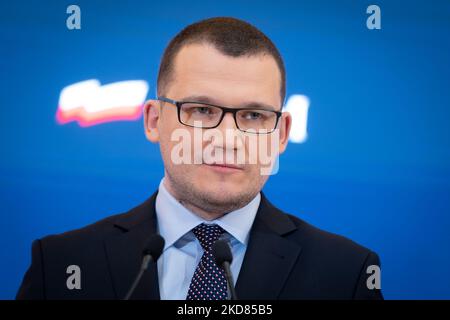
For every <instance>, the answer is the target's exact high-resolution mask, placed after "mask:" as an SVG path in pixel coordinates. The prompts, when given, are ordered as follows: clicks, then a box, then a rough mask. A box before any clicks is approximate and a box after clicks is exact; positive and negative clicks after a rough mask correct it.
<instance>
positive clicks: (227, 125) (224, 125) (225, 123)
mask: <svg viewBox="0 0 450 320" xmlns="http://www.w3.org/2000/svg"><path fill="white" fill-rule="evenodd" d="M218 128H219V129H221V130H224V131H225V130H226V129H232V130H237V127H236V123H235V121H234V117H233V114H232V113H231V112H225V114H224V116H223V119H222V122H221V123H220V124H219V127H218Z"/></svg>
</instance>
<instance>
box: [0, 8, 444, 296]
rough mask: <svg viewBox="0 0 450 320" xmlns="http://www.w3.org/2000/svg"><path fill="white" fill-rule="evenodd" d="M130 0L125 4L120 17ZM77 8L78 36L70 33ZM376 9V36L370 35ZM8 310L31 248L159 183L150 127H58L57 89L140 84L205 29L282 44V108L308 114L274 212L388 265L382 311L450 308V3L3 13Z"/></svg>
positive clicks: (272, 189) (2, 182)
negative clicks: (287, 102)
mask: <svg viewBox="0 0 450 320" xmlns="http://www.w3.org/2000/svg"><path fill="white" fill-rule="evenodd" d="M119 2H121V3H119ZM70 4H77V5H79V6H80V7H81V23H82V29H81V30H75V31H70V30H68V29H67V28H66V18H67V16H68V15H67V14H66V8H67V6H68V5H70ZM370 4H377V5H379V6H380V8H381V13H382V29H381V30H373V31H371V30H368V29H367V28H366V19H367V17H368V15H367V14H366V8H367V6H368V5H370ZM0 6H1V7H0V50H1V51H0V54H1V57H0V68H1V73H0V74H1V80H0V88H1V106H0V110H1V111H0V112H1V117H0V146H1V158H0V177H1V178H0V208H1V209H0V212H1V213H0V237H1V238H0V240H1V242H0V243H1V251H0V261H1V264H0V281H1V282H0V298H3V299H9V298H13V297H14V295H15V293H16V290H17V288H18V286H19V284H20V282H21V279H22V276H23V274H24V272H25V271H26V269H27V267H28V265H29V262H30V248H31V247H30V245H31V242H32V240H33V239H36V238H38V237H42V236H45V235H47V234H51V233H60V232H63V231H66V230H70V229H74V228H78V227H82V226H84V225H86V224H89V223H91V222H94V221H96V220H98V219H101V218H103V217H106V216H108V215H111V214H114V213H119V212H122V211H125V210H128V209H129V208H131V207H133V206H135V205H137V204H139V203H140V202H142V201H144V200H145V199H146V198H147V197H148V196H150V195H151V194H152V193H153V192H154V191H155V190H156V188H157V185H158V183H159V181H160V178H161V177H162V174H163V166H162V161H161V159H160V155H159V148H158V146H157V145H152V144H151V143H149V142H148V141H147V140H146V139H145V137H144V131H143V127H142V119H140V120H139V121H119V122H111V123H106V124H101V125H97V126H92V127H88V128H80V127H79V126H78V124H77V123H75V122H72V123H69V124H66V125H63V126H61V125H58V124H57V123H56V121H55V112H56V109H57V105H58V99H59V93H60V91H61V89H62V88H64V87H65V86H67V85H70V84H73V83H75V82H79V81H82V80H86V79H91V78H96V79H99V80H100V81H101V82H102V84H105V83H110V82H116V81H122V80H130V79H143V80H146V81H148V82H149V83H150V91H149V97H151V96H153V94H154V92H155V86H154V84H155V80H156V73H157V68H158V65H159V59H160V56H161V54H162V51H163V49H164V47H165V46H166V44H167V43H168V41H169V40H170V38H171V37H173V36H174V35H175V34H176V33H177V32H178V31H179V30H180V29H181V28H182V27H184V26H185V25H187V24H189V23H192V22H194V21H197V20H199V19H202V18H206V17H211V16H219V15H230V16H235V17H238V18H242V19H245V20H248V21H249V22H251V23H253V24H255V25H256V26H258V27H259V28H260V29H262V30H263V31H264V32H265V33H266V34H267V35H268V36H269V37H271V38H272V40H273V41H274V42H275V43H276V44H277V45H278V47H279V49H280V51H281V53H282V55H283V56H284V59H285V63H286V66H287V72H288V84H287V90H288V95H292V94H305V95H307V96H308V97H309V98H310V101H311V105H310V110H309V117H308V140H307V141H306V142H305V143H302V144H291V145H290V146H289V147H288V149H287V151H286V153H285V154H284V155H283V156H282V157H281V159H280V172H279V173H278V174H277V175H275V176H272V177H271V178H270V180H269V182H268V183H267V185H266V186H265V188H264V190H265V192H266V194H267V195H268V197H269V198H270V199H271V200H272V202H273V203H274V204H276V205H277V206H279V207H281V208H282V209H283V210H285V211H287V212H291V213H293V214H296V215H298V216H299V217H301V218H303V219H304V220H307V221H309V222H310V223H312V224H315V225H317V226H318V227H320V228H323V229H326V230H329V231H332V232H335V233H339V234H342V235H344V236H347V237H349V238H351V239H353V240H355V241H357V242H359V243H360V244H362V245H364V246H367V247H369V248H371V249H373V250H374V251H376V252H377V253H379V255H380V257H381V261H382V289H383V291H384V295H385V297H386V298H387V299H410V298H413V299H419V298H423V299H435V298H437V299H441V298H445V299H449V298H450V272H449V271H450V235H449V231H450V216H449V214H450V179H449V178H450V126H449V120H450V110H449V108H450V90H449V89H450V85H449V83H450V81H449V76H450V41H449V40H450V2H449V1H432V2H430V1H376V2H373V3H372V2H368V1H236V0H230V1H223V2H213V1H188V2H184V1H158V2H156V1H155V2H152V1H76V2H74V3H72V2H67V1H8V2H6V1H2V2H1V5H0Z"/></svg>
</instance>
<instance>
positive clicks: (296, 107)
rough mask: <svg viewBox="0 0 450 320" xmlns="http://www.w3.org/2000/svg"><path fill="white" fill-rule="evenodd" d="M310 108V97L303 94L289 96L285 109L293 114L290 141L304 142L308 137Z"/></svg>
mask: <svg viewBox="0 0 450 320" xmlns="http://www.w3.org/2000/svg"><path fill="white" fill-rule="evenodd" d="M308 109H309V99H308V97H307V96H304V95H301V94H294V95H292V96H290V97H289V99H288V101H287V103H286V105H285V107H284V109H283V111H288V112H289V113H290V114H291V115H292V126H291V132H290V134H289V141H291V142H293V143H303V142H305V141H306V139H307V137H308V132H307V125H308Z"/></svg>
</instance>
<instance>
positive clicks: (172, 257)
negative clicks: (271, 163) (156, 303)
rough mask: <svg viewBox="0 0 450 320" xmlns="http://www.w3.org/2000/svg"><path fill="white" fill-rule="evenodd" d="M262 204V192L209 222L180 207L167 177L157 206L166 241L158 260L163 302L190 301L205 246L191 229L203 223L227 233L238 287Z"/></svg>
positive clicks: (159, 225) (159, 223)
mask: <svg viewBox="0 0 450 320" xmlns="http://www.w3.org/2000/svg"><path fill="white" fill-rule="evenodd" d="M260 201H261V194H260V193H258V194H257V195H256V197H255V198H254V199H253V200H252V201H250V202H249V203H248V204H247V205H246V206H245V207H242V208H240V209H238V210H235V211H232V212H230V213H228V214H225V215H224V216H222V217H220V218H219V219H216V220H211V221H207V220H204V219H202V218H201V217H199V216H197V215H196V214H194V213H193V212H192V211H190V210H188V209H187V208H185V207H184V206H183V205H182V204H180V203H179V202H178V201H177V200H176V199H175V198H174V197H173V196H172V195H171V194H170V193H169V191H168V190H167V189H166V187H165V186H164V178H163V179H162V180H161V182H160V184H159V189H158V194H157V196H156V203H155V209H156V216H157V226H158V232H159V234H160V235H161V236H162V237H163V238H164V240H165V246H164V250H163V253H162V255H161V257H160V258H159V260H158V279H159V292H160V297H161V299H162V300H185V299H186V296H187V292H188V290H189V285H190V283H191V279H192V276H193V275H194V272H195V269H196V268H197V265H198V263H199V262H200V259H201V257H202V255H203V249H202V246H201V245H200V242H199V241H198V240H197V238H196V237H195V235H194V234H193V232H192V231H191V230H192V229H193V228H195V227H196V226H198V225H200V224H202V223H209V224H217V225H219V226H220V227H222V229H224V230H225V231H226V232H225V234H224V236H223V238H224V239H225V240H227V241H228V243H229V244H230V247H231V252H232V254H233V262H232V263H231V273H232V274H233V281H234V283H235V284H236V280H237V278H238V275H239V271H240V269H241V266H242V261H243V260H244V255H245V251H246V249H247V244H248V238H249V233H250V229H251V227H252V224H253V221H254V219H255V216H256V212H257V211H258V207H259V203H260Z"/></svg>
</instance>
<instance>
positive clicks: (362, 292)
mask: <svg viewBox="0 0 450 320" xmlns="http://www.w3.org/2000/svg"><path fill="white" fill-rule="evenodd" d="M155 199H156V193H155V194H153V195H152V196H151V197H150V198H149V199H147V200H146V201H145V202H144V203H142V204H140V205H139V206H137V207H135V208H133V209H131V210H130V211H128V212H127V213H123V214H119V215H115V216H111V217H108V218H106V219H104V220H101V221H99V222H97V223H95V224H92V225H89V226H87V227H84V228H82V229H79V230H75V231H70V232H67V233H63V234H60V235H52V236H47V237H45V238H43V239H40V240H36V241H34V242H33V245H32V263H31V266H30V268H29V269H28V271H27V272H26V274H25V276H24V278H23V282H22V285H21V287H20V289H19V291H18V293H17V297H16V298H17V299H122V298H123V297H124V296H125V294H126V293H127V290H128V288H129V287H130V285H131V283H132V281H133V279H134V277H135V276H136V273H137V272H138V270H139V267H140V264H141V259H142V249H143V246H144V245H145V243H146V240H147V239H148V237H149V235H150V234H152V233H155V230H156V214H155ZM69 265H77V266H79V267H80V270H81V289H79V290H78V289H73V290H69V289H68V288H67V285H66V280H67V278H68V277H69V276H70V274H68V273H67V272H66V271H67V267H68V266H69ZM369 265H379V259H378V256H377V255H376V254H375V253H374V252H371V251H370V250H368V249H366V248H364V247H362V246H360V245H358V244H356V243H354V242H352V241H350V240H348V239H346V238H344V237H341V236H337V235H334V234H331V233H328V232H325V231H321V230H319V229H317V228H315V227H313V226H311V225H310V224H308V223H306V222H304V221H302V220H300V219H298V218H296V217H294V216H292V215H288V214H285V213H283V212H281V211H280V210H279V209H277V208H275V207H274V206H273V205H272V204H270V202H269V201H268V200H267V199H266V197H265V196H264V195H263V194H262V197H261V204H260V207H259V209H258V213H257V214H256V218H255V221H254V224H253V226H252V229H251V232H250V238H249V243H248V248H247V251H246V254H245V257H244V261H243V264H242V267H241V271H240V273H239V277H238V279H237V283H236V292H237V295H238V297H239V299H382V294H381V291H380V290H377V289H374V290H369V289H368V288H367V285H366V281H367V278H368V276H369V275H368V274H367V273H366V269H367V267H368V266H369ZM159 298H160V297H159V287H158V273H157V267H156V264H152V265H150V268H149V270H147V272H146V273H145V274H144V276H143V278H142V281H141V282H140V285H139V286H138V287H137V288H136V291H135V293H134V295H133V296H132V299H159Z"/></svg>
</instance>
